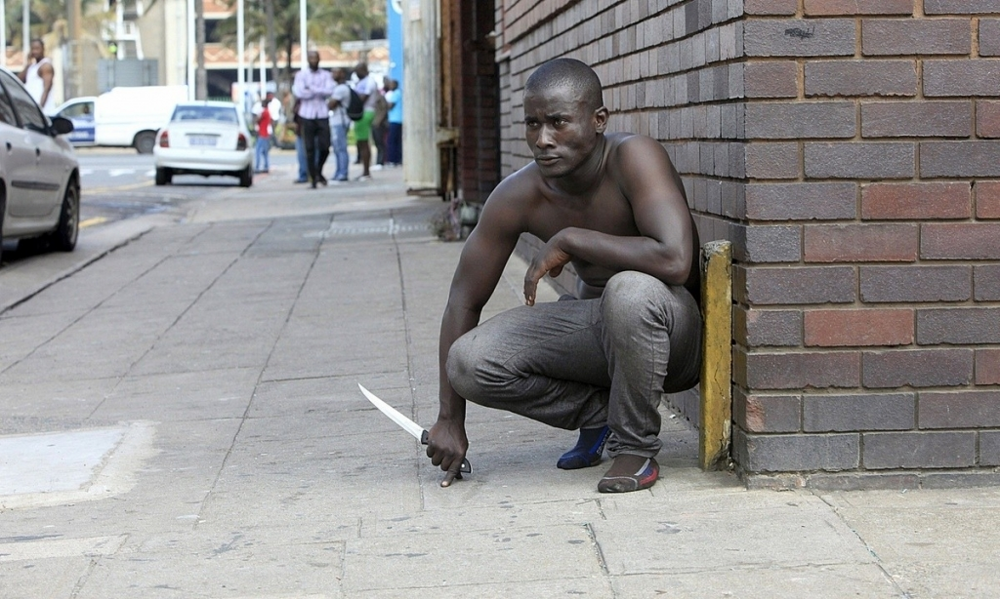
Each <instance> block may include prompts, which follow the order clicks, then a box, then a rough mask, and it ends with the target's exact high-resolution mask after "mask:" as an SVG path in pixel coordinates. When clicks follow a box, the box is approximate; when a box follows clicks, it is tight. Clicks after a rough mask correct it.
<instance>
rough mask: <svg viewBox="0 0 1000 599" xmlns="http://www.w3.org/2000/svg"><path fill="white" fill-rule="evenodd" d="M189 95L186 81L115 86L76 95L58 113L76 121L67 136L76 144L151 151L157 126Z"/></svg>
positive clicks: (165, 120) (57, 110)
mask: <svg viewBox="0 0 1000 599" xmlns="http://www.w3.org/2000/svg"><path fill="white" fill-rule="evenodd" d="M187 95H188V88H187V86H186V85H152V86H147V87H116V88H113V89H112V90H111V91H109V92H105V93H103V94H101V95H99V96H83V97H79V98H73V99H72V100H69V101H67V102H65V103H63V104H62V105H61V106H59V107H58V108H57V109H56V113H55V114H56V116H61V117H65V118H68V119H69V120H71V121H73V132H72V133H70V134H69V135H68V136H67V139H68V140H69V142H70V143H71V144H73V145H74V146H118V147H123V148H127V147H133V148H135V149H136V150H137V151H138V152H139V153H140V154H151V153H152V152H153V144H155V143H156V130H157V129H159V128H160V126H161V125H163V123H165V122H167V119H169V118H170V114H171V113H172V112H173V110H174V106H175V105H176V104H177V103H178V102H183V101H185V100H187Z"/></svg>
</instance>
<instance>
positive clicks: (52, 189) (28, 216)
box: [0, 69, 80, 252]
mask: <svg viewBox="0 0 1000 599" xmlns="http://www.w3.org/2000/svg"><path fill="white" fill-rule="evenodd" d="M72 131H73V123H72V122H71V121H70V120H69V119H65V118H62V117H58V116H57V117H53V118H52V119H51V120H50V119H49V118H48V117H46V116H45V115H44V114H42V110H41V108H39V107H38V104H37V103H36V102H35V101H34V100H33V99H32V98H31V95H30V94H28V91H27V90H26V89H25V88H24V86H23V85H22V84H21V82H20V80H18V78H17V77H15V76H14V75H13V74H11V72H10V71H8V70H6V69H0V251H2V248H3V240H4V239H17V240H25V239H32V238H35V239H41V240H44V241H45V242H47V244H48V245H49V246H50V247H52V248H54V249H57V250H62V251H66V252H69V251H72V250H73V248H75V247H76V238H77V233H78V231H79V226H80V167H79V164H78V163H77V160H76V156H75V155H74V154H73V147H72V146H71V145H70V144H69V142H68V141H67V140H66V139H65V137H63V136H64V135H66V134H68V133H70V132H72Z"/></svg>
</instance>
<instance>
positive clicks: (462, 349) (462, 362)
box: [445, 335, 479, 399]
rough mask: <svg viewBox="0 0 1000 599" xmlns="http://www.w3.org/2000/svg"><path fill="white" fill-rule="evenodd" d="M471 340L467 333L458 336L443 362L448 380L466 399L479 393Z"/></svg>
mask: <svg viewBox="0 0 1000 599" xmlns="http://www.w3.org/2000/svg"><path fill="white" fill-rule="evenodd" d="M473 345H474V344H473V342H472V339H471V338H469V336H468V335H465V336H462V337H459V338H458V339H456V340H455V342H454V343H452V344H451V349H449V350H448V359H447V361H446V362H445V372H446V373H447V374H448V382H449V383H451V386H452V387H453V388H454V389H455V391H457V392H458V394H459V395H461V396H462V397H464V398H466V399H472V398H473V397H475V396H477V395H479V393H478V389H479V384H478V381H477V377H476V359H475V357H474V356H473Z"/></svg>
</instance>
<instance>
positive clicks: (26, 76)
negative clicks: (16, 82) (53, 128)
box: [17, 38, 56, 114]
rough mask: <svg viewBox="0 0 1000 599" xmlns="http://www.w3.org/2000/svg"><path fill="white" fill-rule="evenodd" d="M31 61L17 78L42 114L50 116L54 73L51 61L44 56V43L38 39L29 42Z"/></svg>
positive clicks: (52, 103)
mask: <svg viewBox="0 0 1000 599" xmlns="http://www.w3.org/2000/svg"><path fill="white" fill-rule="evenodd" d="M31 60H32V62H31V63H30V64H28V66H26V67H25V68H24V70H23V71H21V72H20V73H18V75H17V76H18V77H20V79H21V82H22V83H24V87H25V88H27V90H28V93H29V94H31V97H32V98H34V99H35V102H38V105H39V106H40V107H41V109H42V112H44V113H45V114H52V112H53V111H54V110H55V108H56V102H55V98H54V97H53V96H52V79H53V78H54V77H55V74H56V72H55V69H53V68H52V61H51V60H49V59H48V57H46V56H45V43H44V42H43V41H42V40H40V39H37V38H36V39H33V40H31Z"/></svg>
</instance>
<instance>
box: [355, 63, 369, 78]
mask: <svg viewBox="0 0 1000 599" xmlns="http://www.w3.org/2000/svg"><path fill="white" fill-rule="evenodd" d="M354 72H355V73H357V75H358V79H364V78H365V77H367V76H368V66H367V65H364V64H359V65H358V66H356V67H354Z"/></svg>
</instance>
